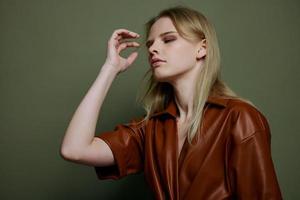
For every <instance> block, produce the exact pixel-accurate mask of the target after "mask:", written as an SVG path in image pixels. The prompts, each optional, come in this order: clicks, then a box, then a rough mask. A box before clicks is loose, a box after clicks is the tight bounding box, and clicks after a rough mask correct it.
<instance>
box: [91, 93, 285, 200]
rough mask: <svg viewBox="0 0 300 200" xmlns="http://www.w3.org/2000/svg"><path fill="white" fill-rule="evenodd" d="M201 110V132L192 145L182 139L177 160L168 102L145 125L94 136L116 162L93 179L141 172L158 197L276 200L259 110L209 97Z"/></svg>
mask: <svg viewBox="0 0 300 200" xmlns="http://www.w3.org/2000/svg"><path fill="white" fill-rule="evenodd" d="M204 110H205V112H204V118H203V122H202V127H201V131H202V132H201V133H202V134H200V135H199V134H198V135H196V136H195V137H194V139H193V141H192V143H193V144H195V145H194V146H191V145H189V143H188V142H187V139H186V140H185V143H184V145H183V147H182V151H181V152H180V156H179V160H177V158H178V136H177V123H176V116H178V115H179V112H178V108H177V106H176V103H175V101H174V100H173V101H172V102H171V103H170V104H169V105H168V107H167V108H166V109H165V110H164V111H162V112H158V113H154V114H153V115H152V116H151V118H150V121H149V122H148V124H145V123H144V122H142V123H141V121H140V119H139V120H138V119H136V120H132V121H131V122H130V123H129V124H118V125H117V126H116V128H115V130H114V131H107V132H103V133H101V134H99V135H97V137H99V138H101V139H103V140H104V141H105V142H106V143H107V144H108V145H109V146H110V148H111V150H112V152H113V155H114V158H115V161H116V165H113V166H105V167H95V170H96V173H97V176H98V178H99V179H120V178H123V177H124V176H126V175H129V174H133V173H138V172H142V171H144V176H145V179H146V181H147V183H148V185H149V186H150V188H151V189H152V191H153V193H154V197H155V199H158V200H163V199H171V200H179V199H180V200H183V199H185V200H202V199H203V200H220V199H242V200H244V199H249V200H250V199H251V200H257V199H282V196H281V192H280V188H279V184H278V181H277V178H276V173H275V169H274V165H273V161H272V158H271V143H270V141H271V136H270V129H269V125H268V122H267V120H266V118H265V117H264V116H263V114H262V113H260V112H259V111H258V110H257V109H256V108H254V107H253V106H251V105H249V104H247V103H245V102H242V101H240V100H237V99H224V98H220V97H212V96H210V97H209V98H208V100H207V102H206V105H205V108H204Z"/></svg>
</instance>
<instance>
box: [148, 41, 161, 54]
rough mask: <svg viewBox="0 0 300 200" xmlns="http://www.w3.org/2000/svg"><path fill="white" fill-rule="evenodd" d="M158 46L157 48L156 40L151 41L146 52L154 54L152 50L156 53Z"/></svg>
mask: <svg viewBox="0 0 300 200" xmlns="http://www.w3.org/2000/svg"><path fill="white" fill-rule="evenodd" d="M158 49H159V48H158V45H157V44H156V42H153V43H152V44H151V46H150V47H149V48H148V52H149V53H150V54H151V55H153V54H154V52H155V53H156V54H157V53H158V51H159V50H158Z"/></svg>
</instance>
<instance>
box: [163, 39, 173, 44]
mask: <svg viewBox="0 0 300 200" xmlns="http://www.w3.org/2000/svg"><path fill="white" fill-rule="evenodd" d="M173 40H175V39H167V40H165V41H164V42H166V43H168V42H171V41H173Z"/></svg>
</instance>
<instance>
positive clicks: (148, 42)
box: [146, 31, 177, 47]
mask: <svg viewBox="0 0 300 200" xmlns="http://www.w3.org/2000/svg"><path fill="white" fill-rule="evenodd" d="M169 33H177V32H176V31H167V32H164V33H161V34H160V35H159V37H162V36H164V35H167V34H169ZM151 42H153V40H148V41H147V42H146V46H147V47H148V45H149V44H150V43H151Z"/></svg>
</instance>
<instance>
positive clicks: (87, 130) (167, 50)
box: [60, 18, 206, 166]
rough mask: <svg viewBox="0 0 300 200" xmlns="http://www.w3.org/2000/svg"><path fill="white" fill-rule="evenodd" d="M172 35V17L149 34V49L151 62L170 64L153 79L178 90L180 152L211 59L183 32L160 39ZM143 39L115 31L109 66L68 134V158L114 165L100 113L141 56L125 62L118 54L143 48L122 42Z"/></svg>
mask: <svg viewBox="0 0 300 200" xmlns="http://www.w3.org/2000/svg"><path fill="white" fill-rule="evenodd" d="M168 31H174V32H176V29H175V27H174V25H173V24H172V22H171V20H170V19H169V18H161V19H159V20H158V21H156V22H155V23H154V25H153V26H152V28H151V30H150V34H149V37H151V40H152V41H153V42H152V43H151V45H149V46H148V52H149V59H150V60H151V58H152V57H159V58H161V59H164V60H166V62H165V63H164V64H162V65H161V66H159V67H157V68H155V69H154V68H153V74H154V76H155V77H156V78H157V80H158V81H166V82H169V83H170V84H172V85H173V87H174V90H175V100H176V104H177V105H178V108H179V111H180V116H178V118H177V126H178V149H179V153H180V152H181V149H182V146H183V144H184V141H185V138H186V133H187V132H186V129H187V127H186V124H187V122H188V120H189V118H190V114H191V113H192V107H193V104H192V101H191V99H192V97H193V95H194V94H193V91H194V90H193V87H194V86H195V80H196V76H197V74H198V72H199V70H201V69H202V65H203V59H202V57H204V56H205V54H206V48H205V47H206V46H205V42H204V41H201V42H199V43H191V42H189V41H187V40H185V39H184V38H182V37H180V35H179V34H178V33H172V34H173V36H172V37H173V42H172V43H169V42H168V43H167V42H165V38H164V37H165V36H167V35H165V36H164V37H160V34H161V33H163V32H168ZM138 37H139V35H137V34H136V33H133V32H131V31H128V30H126V29H118V30H115V31H114V33H113V34H112V35H111V37H110V39H109V41H108V48H107V58H106V61H105V63H104V65H103V66H102V68H101V70H100V73H99V74H98V76H97V78H96V80H95V81H94V83H93V85H92V86H91V88H90V89H89V91H88V92H87V94H86V95H85V97H84V98H83V100H82V102H81V103H80V105H79V106H78V108H77V110H76V111H75V113H74V115H73V117H72V119H71V122H70V124H69V126H68V128H67V131H66V133H65V136H64V139H63V142H62V145H61V149H60V153H61V155H62V157H63V158H64V159H66V160H69V161H72V162H76V163H81V164H86V165H91V166H108V165H113V164H115V161H114V157H113V154H112V151H111V149H110V148H109V146H108V145H107V144H106V143H105V142H104V141H103V140H101V139H100V138H97V137H95V136H94V133H95V129H96V122H97V119H98V115H99V111H100V109H101V106H102V104H103V101H104V99H105V97H106V94H107V92H108V90H109V88H110V86H111V84H112V82H113V80H114V79H115V77H116V76H117V75H118V74H119V73H121V72H124V71H125V70H127V68H128V67H129V66H130V65H131V64H132V63H133V62H134V61H135V60H136V58H137V56H138V53H137V52H134V53H132V54H131V55H130V56H129V57H128V58H122V57H121V56H120V55H119V54H120V52H121V51H122V50H124V49H126V48H128V47H138V46H139V44H138V43H137V42H129V41H127V42H126V41H125V42H124V41H122V40H123V39H126V38H127V39H128V38H131V39H132V38H133V39H134V38H138ZM168 37H170V36H168ZM156 38H157V39H156ZM174 38H175V39H174ZM178 55H180V56H178Z"/></svg>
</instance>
